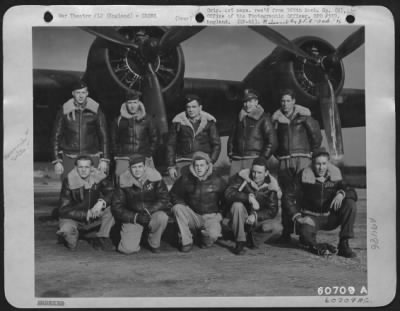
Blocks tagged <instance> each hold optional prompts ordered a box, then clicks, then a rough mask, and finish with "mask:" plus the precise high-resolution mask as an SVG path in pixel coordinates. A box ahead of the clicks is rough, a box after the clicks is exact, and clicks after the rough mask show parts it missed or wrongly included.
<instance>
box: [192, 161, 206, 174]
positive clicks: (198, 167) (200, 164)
mask: <svg viewBox="0 0 400 311" xmlns="http://www.w3.org/2000/svg"><path fill="white" fill-rule="evenodd" d="M193 166H194V171H195V173H196V175H197V176H198V177H203V176H204V175H205V174H206V173H207V171H208V164H207V161H206V160H196V161H194V165H193Z"/></svg>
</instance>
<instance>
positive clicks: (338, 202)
mask: <svg viewBox="0 0 400 311" xmlns="http://www.w3.org/2000/svg"><path fill="white" fill-rule="evenodd" d="M343 199H344V195H343V193H341V192H339V193H338V194H336V196H335V197H334V198H333V200H332V203H331V205H330V208H331V209H332V210H334V211H335V212H337V211H338V210H339V209H340V207H341V206H342V201H343Z"/></svg>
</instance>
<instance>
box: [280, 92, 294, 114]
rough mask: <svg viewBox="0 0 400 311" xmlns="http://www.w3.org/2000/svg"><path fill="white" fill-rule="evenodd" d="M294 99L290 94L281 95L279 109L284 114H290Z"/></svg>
mask: <svg viewBox="0 0 400 311" xmlns="http://www.w3.org/2000/svg"><path fill="white" fill-rule="evenodd" d="M295 102H296V100H295V99H294V98H292V96H290V95H283V96H282V98H281V110H282V112H283V113H284V114H286V115H290V114H291V113H292V112H293V109H294V104H295Z"/></svg>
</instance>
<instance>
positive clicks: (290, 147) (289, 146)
mask: <svg viewBox="0 0 400 311" xmlns="http://www.w3.org/2000/svg"><path fill="white" fill-rule="evenodd" d="M291 125H292V123H291V121H289V124H288V153H289V156H291V155H292V127H291Z"/></svg>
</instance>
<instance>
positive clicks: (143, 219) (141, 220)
mask: <svg viewBox="0 0 400 311" xmlns="http://www.w3.org/2000/svg"><path fill="white" fill-rule="evenodd" d="M150 220H151V216H150V215H149V214H147V213H138V214H137V216H136V222H137V223H138V224H140V225H142V226H147V225H148V224H149V222H150Z"/></svg>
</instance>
